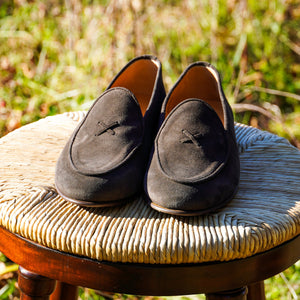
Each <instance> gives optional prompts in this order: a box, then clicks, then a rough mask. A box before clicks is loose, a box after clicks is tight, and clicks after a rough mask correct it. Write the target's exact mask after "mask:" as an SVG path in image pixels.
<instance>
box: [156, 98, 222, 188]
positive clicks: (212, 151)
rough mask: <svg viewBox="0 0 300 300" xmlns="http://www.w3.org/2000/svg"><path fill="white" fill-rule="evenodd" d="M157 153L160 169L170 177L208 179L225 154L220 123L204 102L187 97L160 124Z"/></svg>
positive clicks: (175, 178)
mask: <svg viewBox="0 0 300 300" xmlns="http://www.w3.org/2000/svg"><path fill="white" fill-rule="evenodd" d="M156 155H157V158H158V162H159V164H160V168H161V170H162V172H163V173H164V174H165V176H167V177H169V178H171V179H172V180H175V181H179V182H186V183H188V182H199V181H203V180H207V179H208V178H210V177H212V176H214V175H215V174H216V173H218V172H219V171H220V170H221V169H222V168H223V166H224V164H225V163H226V161H227V158H228V143H227V139H226V132H225V130H224V127H223V124H222V123H221V120H220V119H219V117H218V116H217V114H216V113H215V111H214V110H213V109H212V108H211V107H210V106H209V105H208V104H207V103H206V102H204V101H202V100H199V99H188V100H186V101H184V102H182V103H181V104H180V105H178V106H177V107H176V108H175V109H174V110H173V111H172V112H171V113H170V115H169V116H168V118H167V119H166V120H165V122H164V124H163V125H162V126H161V130H160V132H159V134H158V137H157V139H156Z"/></svg>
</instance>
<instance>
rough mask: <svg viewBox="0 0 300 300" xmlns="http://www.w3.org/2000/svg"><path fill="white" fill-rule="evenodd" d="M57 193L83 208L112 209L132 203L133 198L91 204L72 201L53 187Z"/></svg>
mask: <svg viewBox="0 0 300 300" xmlns="http://www.w3.org/2000/svg"><path fill="white" fill-rule="evenodd" d="M55 188H56V191H57V193H58V194H59V195H60V196H61V197H63V198H64V199H65V200H67V201H69V202H71V203H74V204H77V205H80V206H84V207H114V206H120V205H123V204H127V203H128V202H130V201H133V199H134V196H131V197H128V198H124V199H118V200H116V201H106V202H105V201H101V202H96V201H95V202H93V201H82V200H76V199H72V198H70V197H67V196H65V195H64V194H63V193H62V192H61V191H60V190H59V189H58V188H57V186H55Z"/></svg>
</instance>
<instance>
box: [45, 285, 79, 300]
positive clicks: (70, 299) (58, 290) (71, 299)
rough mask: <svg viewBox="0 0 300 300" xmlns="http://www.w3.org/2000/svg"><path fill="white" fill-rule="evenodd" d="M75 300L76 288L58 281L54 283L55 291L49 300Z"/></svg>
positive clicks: (76, 296) (76, 295)
mask: <svg viewBox="0 0 300 300" xmlns="http://www.w3.org/2000/svg"><path fill="white" fill-rule="evenodd" d="M77 298H78V287H77V286H74V285H71V284H68V283H65V282H60V281H57V282H56V287H55V291H54V292H53V293H52V294H51V296H50V300H75V299H77Z"/></svg>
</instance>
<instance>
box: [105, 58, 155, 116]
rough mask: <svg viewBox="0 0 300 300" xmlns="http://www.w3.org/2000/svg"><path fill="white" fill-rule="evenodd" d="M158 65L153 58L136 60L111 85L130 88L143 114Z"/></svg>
mask: <svg viewBox="0 0 300 300" xmlns="http://www.w3.org/2000/svg"><path fill="white" fill-rule="evenodd" d="M158 67H159V66H158V65H157V63H156V62H155V61H154V60H149V59H140V60H137V61H135V62H134V63H132V64H131V65H129V66H128V68H127V69H126V70H125V71H124V72H122V73H121V74H120V76H119V77H118V78H117V79H116V81H115V82H114V83H113V84H112V86H111V87H125V88H127V89H128V90H130V91H131V92H132V93H133V94H134V95H135V97H136V99H137V101H138V102H139V104H140V107H141V111H142V114H143V115H145V112H146V110H147V107H148V105H149V102H150V100H151V96H152V92H153V88H154V84H155V80H156V75H157V71H158Z"/></svg>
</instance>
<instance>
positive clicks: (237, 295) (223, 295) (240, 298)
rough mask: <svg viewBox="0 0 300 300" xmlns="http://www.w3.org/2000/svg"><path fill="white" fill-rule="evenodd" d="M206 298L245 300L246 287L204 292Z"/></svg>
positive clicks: (211, 299) (213, 299)
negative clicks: (209, 292)
mask: <svg viewBox="0 0 300 300" xmlns="http://www.w3.org/2000/svg"><path fill="white" fill-rule="evenodd" d="M206 300H247V287H242V288H240V289H236V290H232V291H224V292H218V293H213V294H206Z"/></svg>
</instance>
